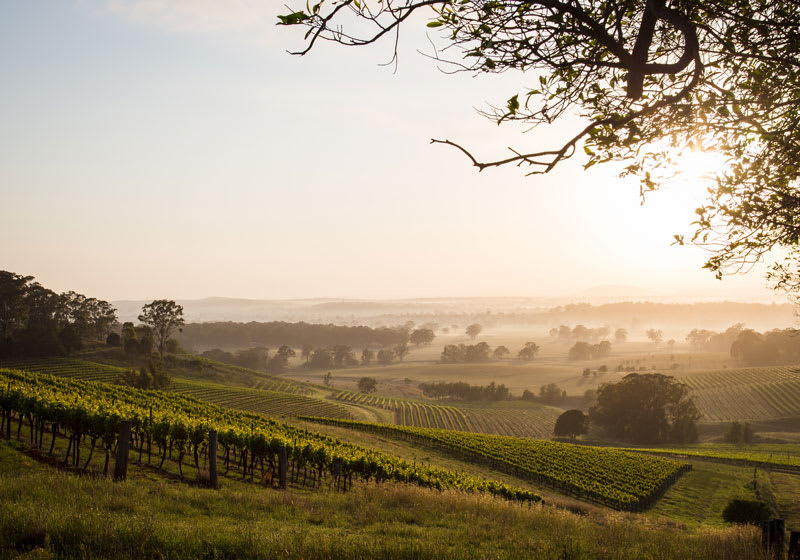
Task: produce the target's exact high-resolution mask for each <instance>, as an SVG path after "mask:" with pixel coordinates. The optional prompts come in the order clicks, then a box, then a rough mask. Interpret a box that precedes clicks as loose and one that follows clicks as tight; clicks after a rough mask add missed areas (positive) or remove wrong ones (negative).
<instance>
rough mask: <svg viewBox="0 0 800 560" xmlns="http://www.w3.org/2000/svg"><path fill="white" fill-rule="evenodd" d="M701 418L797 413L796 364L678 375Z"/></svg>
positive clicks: (799, 371)
mask: <svg viewBox="0 0 800 560" xmlns="http://www.w3.org/2000/svg"><path fill="white" fill-rule="evenodd" d="M680 380H681V381H682V382H683V383H686V385H688V386H689V387H690V388H691V390H692V397H694V399H695V402H696V403H697V405H698V408H699V409H700V412H702V413H703V421H707V422H731V421H733V420H760V419H769V418H785V417H790V416H800V367H796V366H795V367H759V368H742V369H723V370H716V371H708V372H702V373H692V374H687V375H684V376H681V378H680Z"/></svg>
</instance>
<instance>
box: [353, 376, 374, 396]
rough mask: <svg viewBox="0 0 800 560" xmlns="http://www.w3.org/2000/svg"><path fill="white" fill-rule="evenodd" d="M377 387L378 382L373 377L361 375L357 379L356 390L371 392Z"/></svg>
mask: <svg viewBox="0 0 800 560" xmlns="http://www.w3.org/2000/svg"><path fill="white" fill-rule="evenodd" d="M377 389H378V382H377V381H376V380H375V378H374V377H362V378H361V379H359V380H358V390H359V391H361V392H362V393H373V392H375V391H376V390H377Z"/></svg>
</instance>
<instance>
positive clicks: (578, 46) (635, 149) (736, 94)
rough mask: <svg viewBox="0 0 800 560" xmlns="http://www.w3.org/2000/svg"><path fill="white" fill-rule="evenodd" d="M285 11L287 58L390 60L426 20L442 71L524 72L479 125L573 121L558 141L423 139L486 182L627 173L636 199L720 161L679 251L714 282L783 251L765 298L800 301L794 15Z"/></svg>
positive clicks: (495, 1)
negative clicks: (293, 38)
mask: <svg viewBox="0 0 800 560" xmlns="http://www.w3.org/2000/svg"><path fill="white" fill-rule="evenodd" d="M289 9H290V10H291V9H297V11H293V12H290V13H287V14H285V15H281V16H279V20H280V21H279V23H280V24H283V25H296V26H300V27H303V28H305V29H306V33H305V36H304V42H303V44H302V47H301V48H300V49H299V50H298V51H297V52H296V54H306V53H308V52H309V51H311V50H312V49H313V48H315V46H316V45H318V44H319V43H320V42H322V41H332V42H335V43H339V44H341V45H346V46H363V45H370V44H373V43H376V42H377V41H379V40H381V39H384V38H386V39H389V40H393V41H392V44H393V46H394V50H393V52H394V55H395V57H396V55H397V44H398V40H399V34H400V29H401V27H403V26H404V25H409V24H411V25H413V24H415V23H416V22H419V21H420V18H419V17H417V16H419V15H421V16H422V17H423V18H424V17H425V16H427V18H428V21H427V24H426V25H427V26H428V27H429V28H430V29H431V30H432V32H433V33H434V34H436V35H438V36H439V37H438V42H436V41H433V42H434V46H435V50H434V51H433V53H432V54H431V56H432V58H434V59H436V61H437V63H439V64H442V63H444V64H446V65H447V66H446V68H447V69H448V70H452V71H454V72H459V71H461V72H469V73H492V74H498V73H502V72H507V71H520V72H524V73H526V75H525V78H524V80H525V82H528V84H527V85H526V86H525V87H521V88H520V89H519V90H518V91H509V92H506V93H505V94H504V95H503V96H502V99H507V102H505V104H504V105H500V106H496V107H491V106H490V107H489V108H487V109H485V110H483V111H482V113H483V114H484V115H485V116H486V117H488V118H490V119H493V120H494V121H496V122H497V123H498V124H501V123H505V122H513V121H521V122H522V123H524V124H525V125H528V128H532V127H537V126H545V127H547V126H552V125H554V124H556V123H560V122H562V121H565V120H567V119H566V117H571V116H576V115H577V116H578V117H579V118H580V119H581V120H582V122H581V123H580V124H579V125H578V126H577V127H576V128H575V129H574V130H573V131H572V132H570V133H569V135H568V137H567V139H566V141H564V142H563V143H560V144H557V145H553V146H550V147H547V148H545V149H543V150H530V149H526V148H525V147H524V146H523V147H517V148H509V150H510V151H509V152H507V153H506V154H505V155H501V156H499V157H489V158H485V157H483V156H481V155H479V154H475V153H473V151H472V150H471V148H470V147H469V146H464V145H462V144H460V143H458V142H457V141H453V140H450V139H442V138H435V139H432V140H431V142H433V143H437V144H443V145H446V146H449V147H451V148H453V149H456V150H460V151H461V152H463V154H464V155H465V156H466V158H467V159H468V161H469V162H470V163H471V164H472V165H474V166H475V167H476V168H477V169H479V170H481V171H483V170H485V169H489V168H494V167H500V166H504V165H517V166H520V167H522V168H524V169H525V170H526V171H527V172H528V173H529V174H531V175H536V174H541V173H548V172H550V171H552V170H553V169H554V168H556V167H557V166H558V165H559V164H561V163H562V162H563V161H565V160H567V159H569V158H570V157H572V156H573V155H575V154H576V153H577V154H581V157H582V158H583V164H584V167H586V168H588V167H591V166H593V165H595V164H600V163H606V162H610V161H616V162H622V167H621V168H622V174H623V175H630V176H634V177H638V178H639V180H640V185H641V188H640V191H641V196H642V197H644V196H645V195H646V194H647V193H648V192H650V191H653V190H656V189H658V188H660V187H661V186H662V185H663V184H664V183H665V181H668V180H669V178H670V177H671V176H672V175H673V173H674V170H675V169H676V168H677V166H679V165H680V160H681V157H682V155H683V154H684V153H686V152H687V150H704V151H713V152H716V153H717V154H719V157H720V160H721V162H722V163H721V164H720V165H719V166H718V168H717V169H716V171H715V172H714V173H712V175H711V177H710V178H709V179H708V188H709V195H708V197H707V199H706V200H705V202H704V203H703V204H702V206H701V207H700V208H698V209H697V210H696V213H697V220H696V222H695V224H694V225H695V227H694V228H693V229H694V232H693V234H692V235H689V236H687V237H684V236H683V235H680V234H678V235H676V236H675V241H676V242H677V243H680V244H683V243H694V244H698V245H701V246H703V247H706V248H707V249H709V251H710V252H709V257H708V259H707V262H706V263H705V267H706V268H708V269H710V270H711V271H713V272H714V273H715V274H716V275H717V276H718V277H722V275H723V274H729V273H735V272H739V271H742V270H747V269H748V268H749V267H750V266H751V265H752V264H753V263H754V262H756V261H757V260H759V259H761V258H763V257H764V256H765V255H766V254H767V253H768V252H769V251H770V250H772V249H775V248H780V249H781V250H782V252H784V253H785V254H786V255H787V256H786V260H784V261H778V262H774V263H773V269H772V273H771V277H772V279H773V280H774V284H775V286H776V287H781V288H785V289H787V290H789V291H792V290H794V291H795V293H796V292H797V291H798V289H800V189H799V188H798V180H799V179H800V166H798V165H797V160H798V154H800V126H798V125H800V57H799V56H798V53H800V2H797V1H796V0H669V1H668V0H502V1H501V0H488V1H487V0H320V1H319V2H316V3H309V4H306V5H300V3H297V4H296V8H289ZM432 39H433V38H432ZM395 60H396V58H395ZM531 82H532V83H531ZM565 125H566V126H568V124H565Z"/></svg>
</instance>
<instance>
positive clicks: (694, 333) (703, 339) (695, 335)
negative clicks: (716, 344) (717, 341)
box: [686, 329, 718, 348]
mask: <svg viewBox="0 0 800 560" xmlns="http://www.w3.org/2000/svg"><path fill="white" fill-rule="evenodd" d="M716 334H718V333H716V332H714V331H709V330H706V329H692V330H691V331H690V332H689V334H687V335H686V342H688V343H689V345H690V346H692V348H702V347H703V346H705V345H707V344H708V342H709V341H710V340H711V337H712V336H714V335H716Z"/></svg>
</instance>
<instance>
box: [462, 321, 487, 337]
mask: <svg viewBox="0 0 800 560" xmlns="http://www.w3.org/2000/svg"><path fill="white" fill-rule="evenodd" d="M481 332H483V327H482V326H481V325H479V324H478V323H472V324H471V325H469V326H468V327H467V330H466V333H467V335H468V336H469V337H470V338H472V339H474V338H475V337H476V336H478V335H479V334H481Z"/></svg>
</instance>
